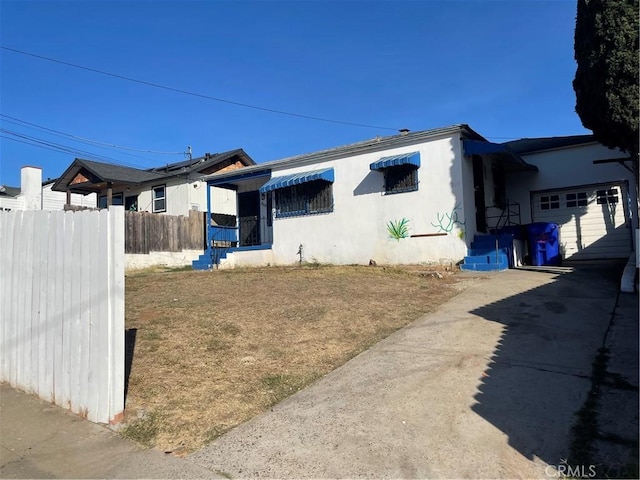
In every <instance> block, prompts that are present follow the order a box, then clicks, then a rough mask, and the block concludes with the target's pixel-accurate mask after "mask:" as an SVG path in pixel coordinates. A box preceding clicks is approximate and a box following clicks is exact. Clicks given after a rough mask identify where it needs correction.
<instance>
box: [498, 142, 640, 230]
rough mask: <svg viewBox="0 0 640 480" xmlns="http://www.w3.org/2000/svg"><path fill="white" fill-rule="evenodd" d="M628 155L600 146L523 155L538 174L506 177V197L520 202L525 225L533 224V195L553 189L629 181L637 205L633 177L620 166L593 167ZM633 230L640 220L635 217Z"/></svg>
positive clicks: (630, 194)
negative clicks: (595, 161) (600, 161)
mask: <svg viewBox="0 0 640 480" xmlns="http://www.w3.org/2000/svg"><path fill="white" fill-rule="evenodd" d="M624 157H626V155H625V154H623V153H621V152H619V151H616V150H611V149H609V148H606V147H604V146H602V145H600V144H587V145H579V146H575V147H569V148H563V149H557V150H549V151H547V152H540V153H534V154H531V155H523V156H522V158H523V159H524V160H525V161H526V162H527V163H530V164H532V165H536V166H537V167H538V169H539V171H538V172H519V173H512V174H508V176H507V197H508V198H509V200H511V201H516V202H518V203H520V210H521V216H522V223H523V224H526V223H530V222H531V195H530V192H535V191H539V190H551V189H557V188H568V187H574V186H576V187H577V186H582V185H592V184H598V183H607V182H615V181H623V182H626V181H628V182H629V198H630V200H631V202H632V205H636V204H637V202H636V198H637V197H636V195H637V192H636V188H635V181H634V179H633V174H632V173H631V172H629V171H628V170H627V169H625V168H624V167H622V166H621V165H619V164H617V163H606V164H600V165H594V164H593V161H594V160H601V159H609V158H624ZM632 222H633V228H638V219H637V218H635V215H633V219H632Z"/></svg>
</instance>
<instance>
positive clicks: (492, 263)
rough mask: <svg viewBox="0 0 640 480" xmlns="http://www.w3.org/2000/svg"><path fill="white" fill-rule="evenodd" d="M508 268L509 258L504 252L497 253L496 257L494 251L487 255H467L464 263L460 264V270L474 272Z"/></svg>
mask: <svg viewBox="0 0 640 480" xmlns="http://www.w3.org/2000/svg"><path fill="white" fill-rule="evenodd" d="M508 268H509V258H508V257H507V255H506V254H504V253H499V254H498V257H497V258H496V254H495V251H494V252H493V254H489V255H469V256H466V257H464V263H463V264H462V265H460V270H465V271H474V272H494V271H498V270H507V269H508Z"/></svg>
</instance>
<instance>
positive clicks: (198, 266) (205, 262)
mask: <svg viewBox="0 0 640 480" xmlns="http://www.w3.org/2000/svg"><path fill="white" fill-rule="evenodd" d="M191 266H192V267H193V269H194V270H211V269H212V268H213V259H212V258H211V255H209V254H207V253H203V254H202V255H200V256H199V257H198V259H197V260H194V261H193V262H191Z"/></svg>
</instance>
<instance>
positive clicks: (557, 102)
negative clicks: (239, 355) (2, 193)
mask: <svg viewBox="0 0 640 480" xmlns="http://www.w3.org/2000/svg"><path fill="white" fill-rule="evenodd" d="M0 9H1V10H0V18H1V20H0V22H1V25H0V26H1V31H0V32H1V33H0V37H1V38H0V39H1V43H2V46H3V47H7V48H11V49H17V50H21V51H24V52H28V53H31V54H36V55H40V56H44V57H50V58H53V59H56V60H60V61H63V62H68V63H73V64H77V65H81V66H84V67H87V68H92V69H96V70H101V71H105V72H109V73H112V74H116V75H121V76H125V77H130V78H134V79H137V80H142V81H146V82H151V83H156V84H159V85H163V86H166V87H172V88H175V89H180V90H184V91H188V92H192V93H196V94H200V95H205V96H210V97H216V98H220V99H225V100H229V101H232V102H238V103H243V104H248V105H254V106H258V107H263V108H267V109H274V110H281V111H286V112H290V113H295V114H300V115H306V116H312V117H321V118H325V119H331V120H336V121H339V122H347V123H354V124H362V125H368V126H371V127H365V126H354V125H345V124H341V123H332V122H325V121H315V120H310V119H305V118H300V117H296V116H289V115H281V114H275V113H270V112H266V111H263V110H257V109H252V108H246V107H241V106H237V105H233V104H230V103H224V102H219V101H213V100H210V99H205V98H200V97H196V96H192V95H185V94H181V93H177V92H173V91H168V90H165V89H159V88H154V87H151V86H149V85H142V84H139V83H134V82H129V81H125V80H122V79H118V78H114V77H110V76H105V75H100V74H97V73H94V72H90V71H87V70H82V69H78V68H73V67H70V66H66V65H62V64H60V63H54V62H50V61H46V60H43V59H38V58H35V57H32V56H29V55H25V54H20V53H16V52H13V51H10V50H7V49H3V50H0V55H1V56H0V72H1V73H0V81H1V84H0V93H1V101H2V103H1V105H0V106H1V110H0V113H1V114H2V115H3V116H2V117H0V123H1V128H2V129H3V132H2V133H1V135H2V137H3V138H0V142H1V143H0V184H6V185H11V186H19V184H20V173H19V170H20V167H21V166H22V165H34V166H40V167H42V168H43V177H44V179H45V180H46V179H47V178H49V177H50V178H55V177H57V176H59V175H60V174H61V173H62V172H63V171H64V170H65V168H66V167H68V166H69V164H70V163H71V162H72V161H73V159H74V158H75V157H76V156H80V157H84V158H94V159H98V160H103V161H105V160H108V161H113V162H115V163H120V164H124V165H129V166H135V167H138V168H149V167H152V166H157V165H162V164H165V163H170V162H174V161H181V160H183V159H184V155H182V154H181V153H176V154H173V155H160V154H152V153H148V152H147V151H149V150H152V151H161V152H184V151H186V148H187V145H190V146H191V147H192V149H193V154H194V156H200V155H203V154H204V153H206V152H209V153H216V152H223V151H227V150H232V149H235V148H243V149H244V150H245V151H246V152H247V153H248V154H249V155H250V156H251V157H252V158H253V159H254V160H255V161H256V162H258V163H260V162H265V161H269V160H276V159H279V158H285V157H288V156H291V155H297V154H302V153H307V152H312V151H316V150H321V149H324V148H331V147H334V146H338V145H344V144H348V143H353V142H358V141H361V140H365V139H369V138H373V137H375V136H376V135H382V136H384V135H392V134H395V133H397V129H400V128H409V129H411V130H412V131H416V130H425V129H430V128H436V127H442V126H447V125H451V124H457V123H466V124H469V125H470V126H471V127H472V128H473V129H475V130H476V131H478V132H479V133H480V134H482V135H484V136H485V137H487V138H489V139H490V140H493V141H496V142H500V141H506V140H509V139H514V138H521V137H539V136H560V135H574V134H583V133H588V132H587V131H586V130H585V129H584V128H583V127H582V125H581V123H580V119H579V118H578V116H577V115H576V113H575V110H574V106H575V96H574V92H573V89H572V86H571V81H572V80H573V76H574V73H575V61H574V59H573V32H574V26H575V10H576V4H575V2H574V1H517V0H512V1H506V0H505V1H483V0H473V1H465V0H459V1H457V0H451V1H337V0H336V1H304V0H300V1H295V2H285V1H259V2H249V1H195V2H194V1H115V0H114V1H106V2H105V1H76V2H65V1H43V2H37V1H7V0H3V1H2V2H1V3H0ZM16 119H17V120H16ZM24 122H29V123H30V124H33V125H28V124H26V123H24ZM34 125H37V127H36V126H34ZM38 127H44V128H47V129H50V130H54V131H55V132H51V131H48V130H43V129H42V128H38ZM57 132H62V133H64V134H67V135H73V136H76V137H82V138H86V139H90V140H97V141H100V142H103V143H106V144H109V145H118V146H126V147H132V148H136V149H140V150H143V151H145V152H138V151H135V150H124V149H120V148H113V147H109V148H107V147H102V146H99V145H96V144H93V145H89V144H86V143H78V142H76V141H74V139H73V138H71V137H69V136H65V135H60V133H57ZM34 139H35V140H34ZM16 140H20V142H18V141H16ZM24 142H27V143H34V142H45V143H46V144H48V148H51V144H52V143H55V144H58V145H63V146H65V148H70V149H72V150H73V152H58V151H53V150H51V149H45V148H40V147H36V146H33V145H27V144H26V143H24ZM40 145H42V144H40ZM77 150H82V151H85V152H90V153H91V154H92V155H93V156H92V155H89V154H82V153H79V152H77Z"/></svg>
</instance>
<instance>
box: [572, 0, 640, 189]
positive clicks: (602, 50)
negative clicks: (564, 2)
mask: <svg viewBox="0 0 640 480" xmlns="http://www.w3.org/2000/svg"><path fill="white" fill-rule="evenodd" d="M638 14H639V9H638V0H578V14H577V19H576V31H575V43H574V47H575V59H576V62H577V63H578V69H577V71H576V77H575V79H574V80H573V89H574V90H575V92H576V112H577V113H578V116H579V117H580V120H582V124H583V125H584V127H585V128H588V129H589V130H591V131H592V132H593V135H594V136H595V137H596V139H597V140H598V141H599V142H600V143H602V144H603V145H606V146H607V147H610V148H620V149H621V150H623V151H625V152H626V153H628V154H629V155H630V157H631V159H632V160H633V171H634V174H635V176H636V183H637V181H638V149H639V145H638V144H639V138H638V137H639V136H640V132H639V131H638V103H639V98H638V88H639V87H638V75H639V69H638Z"/></svg>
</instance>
